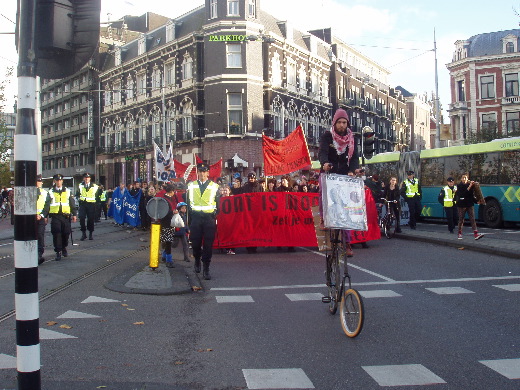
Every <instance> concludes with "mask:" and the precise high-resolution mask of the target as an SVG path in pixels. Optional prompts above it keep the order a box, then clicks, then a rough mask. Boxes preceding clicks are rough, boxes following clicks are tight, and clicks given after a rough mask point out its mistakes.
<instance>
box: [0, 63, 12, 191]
mask: <svg viewBox="0 0 520 390" xmlns="http://www.w3.org/2000/svg"><path fill="white" fill-rule="evenodd" d="M12 73H13V68H9V69H8V70H7V73H6V77H5V78H4V80H2V81H1V82H0V185H1V186H5V187H10V184H9V183H10V181H11V170H10V169H11V168H10V164H9V159H10V156H11V152H12V150H13V143H14V140H13V137H12V136H11V135H10V134H9V130H8V129H7V126H6V122H5V116H4V107H5V88H6V86H7V83H8V82H9V79H10V77H11V75H12Z"/></svg>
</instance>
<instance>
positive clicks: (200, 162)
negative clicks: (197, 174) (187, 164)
mask: <svg viewBox="0 0 520 390" xmlns="http://www.w3.org/2000/svg"><path fill="white" fill-rule="evenodd" d="M203 162H204V161H203V160H202V159H201V158H200V157H199V156H197V155H195V163H196V164H202V163H203Z"/></svg>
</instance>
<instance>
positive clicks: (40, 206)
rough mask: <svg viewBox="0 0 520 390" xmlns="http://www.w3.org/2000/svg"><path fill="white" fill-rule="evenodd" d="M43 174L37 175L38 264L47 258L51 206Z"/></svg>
mask: <svg viewBox="0 0 520 390" xmlns="http://www.w3.org/2000/svg"><path fill="white" fill-rule="evenodd" d="M42 186H43V181H42V175H37V176H36V188H37V189H38V198H37V200H36V221H37V224H38V264H42V263H43V262H44V261H45V259H44V258H43V252H45V226H47V217H48V215H49V207H50V204H51V198H50V196H49V192H47V191H46V190H44V189H43V188H42Z"/></svg>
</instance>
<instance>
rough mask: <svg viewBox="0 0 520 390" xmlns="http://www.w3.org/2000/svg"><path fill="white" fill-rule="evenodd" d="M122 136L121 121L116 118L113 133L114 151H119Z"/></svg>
mask: <svg viewBox="0 0 520 390" xmlns="http://www.w3.org/2000/svg"><path fill="white" fill-rule="evenodd" d="M122 134H123V121H122V120H121V118H119V117H118V118H116V120H115V131H114V147H115V150H120V149H121V143H122Z"/></svg>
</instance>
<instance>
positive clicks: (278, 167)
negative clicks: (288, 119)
mask: <svg viewBox="0 0 520 390" xmlns="http://www.w3.org/2000/svg"><path fill="white" fill-rule="evenodd" d="M262 147H263V151H264V172H265V175H285V174H287V173H291V172H294V171H297V170H298V169H302V168H304V167H307V166H309V165H310V164H311V157H310V156H309V149H308V148H307V142H305V136H304V135H303V130H302V128H301V126H298V127H297V128H296V130H294V131H293V132H292V133H291V134H289V135H288V136H287V137H286V138H284V139H283V140H281V141H275V140H274V139H272V138H269V137H267V136H265V135H262Z"/></svg>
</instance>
